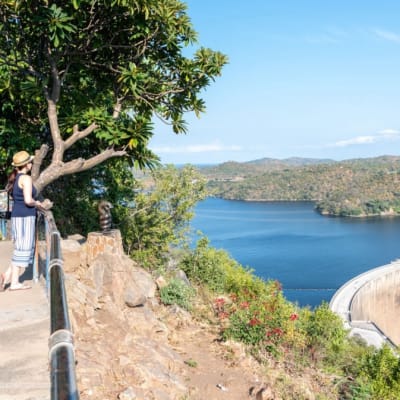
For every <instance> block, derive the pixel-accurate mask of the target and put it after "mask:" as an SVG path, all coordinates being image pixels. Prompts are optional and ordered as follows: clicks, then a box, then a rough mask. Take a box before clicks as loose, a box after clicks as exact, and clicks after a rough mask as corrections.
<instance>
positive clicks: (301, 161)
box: [246, 157, 337, 167]
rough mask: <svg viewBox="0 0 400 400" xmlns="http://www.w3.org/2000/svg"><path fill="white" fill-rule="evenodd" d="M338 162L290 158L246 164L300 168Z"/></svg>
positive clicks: (260, 160)
mask: <svg viewBox="0 0 400 400" xmlns="http://www.w3.org/2000/svg"><path fill="white" fill-rule="evenodd" d="M336 162H337V161H334V160H330V159H320V158H301V157H290V158H285V159H283V160H278V159H276V158H260V159H258V160H254V161H247V162H246V164H257V165H274V166H276V165H278V166H284V165H285V166H294V167H299V166H302V165H315V164H332V163H336Z"/></svg>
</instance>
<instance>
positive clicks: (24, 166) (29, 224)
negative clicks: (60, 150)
mask: <svg viewBox="0 0 400 400" xmlns="http://www.w3.org/2000/svg"><path fill="white" fill-rule="evenodd" d="M33 159H34V157H33V156H31V155H29V153H27V152H26V151H20V152H18V153H16V154H15V155H14V157H13V162H12V165H13V167H15V168H14V171H13V172H12V173H11V174H10V176H9V178H8V184H7V190H8V191H9V193H10V194H11V195H12V197H13V200H14V204H13V209H12V211H11V232H12V238H13V242H14V252H13V256H12V260H11V266H10V267H9V268H8V269H7V271H6V272H5V273H4V274H2V275H1V276H0V290H1V291H4V290H5V287H6V286H7V285H8V284H9V283H10V290H24V289H30V288H31V286H29V285H26V284H24V283H21V282H19V277H20V275H21V274H22V273H23V272H24V270H25V268H27V267H28V265H29V264H32V262H33V254H34V245H35V220H36V207H41V202H40V201H37V200H36V199H35V197H36V192H37V191H36V189H35V187H34V186H33V183H32V178H31V176H30V175H29V172H30V171H31V169H32V161H33Z"/></svg>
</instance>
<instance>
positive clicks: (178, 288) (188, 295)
mask: <svg viewBox="0 0 400 400" xmlns="http://www.w3.org/2000/svg"><path fill="white" fill-rule="evenodd" d="M194 296H195V290H194V289H193V288H192V287H190V286H188V285H187V284H186V283H185V282H183V281H182V280H180V279H176V278H174V279H172V280H171V281H170V282H169V283H168V285H167V286H164V287H162V288H161V289H160V298H161V301H162V303H164V304H166V305H171V304H176V305H178V306H180V307H182V308H184V309H185V310H190V309H191V308H192V300H193V298H194Z"/></svg>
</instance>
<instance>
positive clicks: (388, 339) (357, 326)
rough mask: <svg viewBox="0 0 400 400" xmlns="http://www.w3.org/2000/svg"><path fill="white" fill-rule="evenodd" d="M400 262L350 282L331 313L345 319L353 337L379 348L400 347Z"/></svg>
mask: <svg viewBox="0 0 400 400" xmlns="http://www.w3.org/2000/svg"><path fill="white" fill-rule="evenodd" d="M399 283H400V260H396V261H394V262H392V263H390V264H387V265H384V266H382V267H378V268H374V269H371V270H369V271H367V272H365V273H363V274H361V275H358V276H356V277H355V278H353V279H351V280H350V281H348V282H346V283H345V284H344V285H343V286H342V287H341V288H339V290H338V291H337V292H336V293H335V295H334V296H333V298H332V300H331V302H330V303H329V307H330V309H331V310H332V311H333V312H335V313H337V314H338V315H339V316H341V317H342V319H343V321H344V323H345V326H346V328H348V329H349V330H350V334H351V335H359V336H361V337H362V338H363V339H364V340H365V341H366V342H367V343H368V344H370V345H374V346H376V347H380V346H382V344H383V343H388V344H390V345H393V346H396V345H399V344H400V328H399V326H400V325H399V323H398V310H399V305H400V285H399Z"/></svg>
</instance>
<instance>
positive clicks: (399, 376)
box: [359, 345, 400, 400]
mask: <svg viewBox="0 0 400 400" xmlns="http://www.w3.org/2000/svg"><path fill="white" fill-rule="evenodd" d="M359 382H361V385H364V386H366V387H368V388H369V390H370V391H371V395H372V398H373V399H385V400H395V399H398V398H399V393H400V359H399V354H398V353H396V352H394V351H393V349H391V348H389V347H388V346H387V345H385V346H383V347H382V348H380V349H379V350H377V351H376V352H373V353H367V354H366V355H365V357H364V359H363V360H362V363H361V366H360V378H359Z"/></svg>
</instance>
